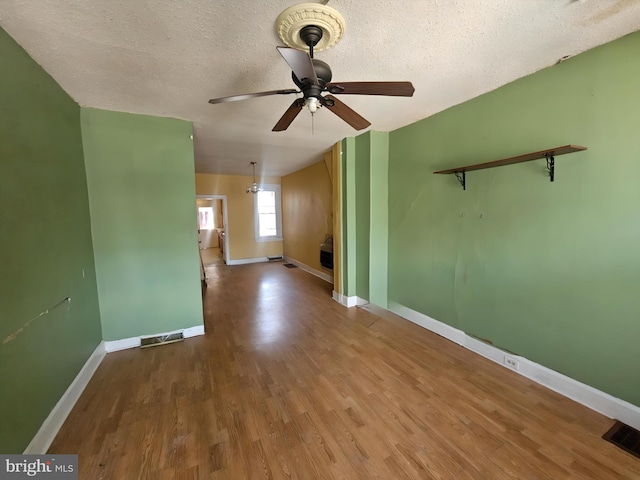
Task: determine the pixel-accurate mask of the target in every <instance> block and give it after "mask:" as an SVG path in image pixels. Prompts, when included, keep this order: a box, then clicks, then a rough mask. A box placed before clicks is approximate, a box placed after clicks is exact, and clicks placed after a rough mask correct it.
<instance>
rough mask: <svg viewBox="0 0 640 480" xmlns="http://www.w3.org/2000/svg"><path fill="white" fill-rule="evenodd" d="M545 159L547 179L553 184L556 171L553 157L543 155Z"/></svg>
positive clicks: (548, 154)
mask: <svg viewBox="0 0 640 480" xmlns="http://www.w3.org/2000/svg"><path fill="white" fill-rule="evenodd" d="M544 157H545V158H546V159H547V170H548V172H549V178H550V179H551V181H552V182H553V178H554V174H555V171H556V161H555V158H553V155H552V154H550V153H547V154H545V156H544Z"/></svg>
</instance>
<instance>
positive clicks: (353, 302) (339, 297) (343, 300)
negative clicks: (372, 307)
mask: <svg viewBox="0 0 640 480" xmlns="http://www.w3.org/2000/svg"><path fill="white" fill-rule="evenodd" d="M332 298H333V299H334V300H335V301H336V302H338V303H339V304H340V305H344V306H345V307H347V308H351V307H355V306H357V305H366V304H368V303H369V302H368V301H367V300H365V299H363V298H360V297H358V296H357V295H353V296H351V297H347V296H346V295H343V294H341V293H338V292H336V291H335V290H334V291H333V294H332Z"/></svg>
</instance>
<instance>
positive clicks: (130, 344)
mask: <svg viewBox="0 0 640 480" xmlns="http://www.w3.org/2000/svg"><path fill="white" fill-rule="evenodd" d="M172 333H182V335H183V336H184V338H190V337H195V336H197V335H204V325H196V326H195V327H189V328H181V329H179V330H172V331H171V332H161V333H154V334H152V335H141V336H139V337H131V338H123V339H121V340H110V341H108V342H104V346H105V350H106V351H107V353H112V352H117V351H119V350H126V349H128V348H136V347H139V346H140V341H141V339H142V338H148V337H159V336H164V335H171V334H172Z"/></svg>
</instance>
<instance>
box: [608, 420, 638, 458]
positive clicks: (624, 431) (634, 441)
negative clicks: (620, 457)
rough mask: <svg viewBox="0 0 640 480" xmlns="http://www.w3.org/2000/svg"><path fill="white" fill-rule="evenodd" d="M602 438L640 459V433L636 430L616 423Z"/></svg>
mask: <svg viewBox="0 0 640 480" xmlns="http://www.w3.org/2000/svg"><path fill="white" fill-rule="evenodd" d="M602 438H604V439H605V440H607V441H608V442H611V443H613V444H614V445H616V446H617V447H620V448H621V449H623V450H624V451H626V452H628V453H630V454H631V455H633V456H635V457H638V458H640V432H639V431H638V430H636V429H635V428H633V427H630V426H629V425H625V424H624V423H622V422H616V423H615V425H614V426H613V427H611V428H610V429H609V431H608V432H607V433H605V434H604V435H603V436H602Z"/></svg>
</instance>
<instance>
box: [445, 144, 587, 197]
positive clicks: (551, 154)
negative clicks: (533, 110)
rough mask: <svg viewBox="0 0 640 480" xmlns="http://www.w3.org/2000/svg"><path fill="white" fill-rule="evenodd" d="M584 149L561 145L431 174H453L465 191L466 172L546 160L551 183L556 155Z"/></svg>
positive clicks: (578, 146) (584, 148) (576, 146)
mask: <svg viewBox="0 0 640 480" xmlns="http://www.w3.org/2000/svg"><path fill="white" fill-rule="evenodd" d="M586 149H587V147H581V146H580V145H563V146H562V147H555V148H549V149H547V150H540V151H539V152H533V153H525V154H524V155H518V156H517V157H509V158H503V159H502V160H494V161H493V162H486V163H476V164H475V165H466V166H464V167H455V168H448V169H447V170H438V171H437V172H433V173H442V174H451V173H452V174H454V175H455V176H456V178H457V179H458V181H459V182H460V185H462V189H463V190H466V189H467V178H466V177H467V176H466V172H470V171H472V170H484V169H485V168H494V167H503V166H505V165H512V164H514V163H522V162H530V161H532V160H539V159H541V158H546V159H547V170H549V177H550V179H551V181H552V182H553V178H554V173H555V157H556V156H558V155H565V154H567V153H573V152H580V151H582V150H586Z"/></svg>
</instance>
